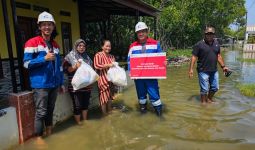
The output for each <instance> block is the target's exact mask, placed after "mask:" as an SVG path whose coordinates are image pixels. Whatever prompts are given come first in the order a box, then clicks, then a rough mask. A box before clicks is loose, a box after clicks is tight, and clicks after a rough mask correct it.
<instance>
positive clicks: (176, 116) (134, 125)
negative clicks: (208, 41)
mask: <svg viewBox="0 0 255 150" xmlns="http://www.w3.org/2000/svg"><path fill="white" fill-rule="evenodd" d="M238 57H239V53H238V52H236V51H229V52H227V53H226V58H225V61H226V64H228V66H229V67H230V68H231V69H232V70H233V74H232V75H231V76H230V77H229V78H226V77H224V76H223V75H222V73H221V71H220V74H221V75H220V90H219V92H218V93H217V94H216V95H215V99H216V101H217V103H216V104H210V105H207V106H201V105H200V101H199V95H198V94H199V87H198V81H197V76H196V75H194V78H193V79H189V78H188V74H187V73H188V67H187V66H184V67H178V68H175V67H171V68H169V69H168V78H167V80H161V81H160V93H161V99H162V100H163V103H164V105H165V106H164V117H165V121H159V119H158V118H157V117H156V116H155V114H153V112H152V110H153V109H152V108H150V110H151V111H150V112H149V113H147V114H146V115H140V113H139V112H138V109H137V108H138V106H137V98H136V92H135V88H134V87H131V88H130V89H128V90H127V91H125V92H124V93H123V95H122V96H121V97H120V99H121V100H123V104H124V105H125V106H126V107H127V108H128V111H125V112H124V113H122V112H120V111H118V110H116V111H114V113H113V114H112V115H110V116H107V117H106V118H103V119H96V118H95V117H93V115H91V114H90V120H89V121H88V122H87V123H86V124H84V125H83V126H74V125H73V123H69V124H71V125H70V126H69V127H66V126H65V127H61V126H60V127H57V128H58V129H59V131H60V132H57V133H55V134H53V135H52V136H51V137H48V138H46V142H47V144H48V148H49V149H89V150H91V149H95V150H99V149H107V150H112V149H120V150H123V149H137V150H140V149H146V150H154V149H166V150H168V149H170V150H171V149H174V150H175V149H180V150H193V149H194V150H198V149H201V150H203V149H207V150H214V149H217V150H234V149H240V150H249V149H250V150H252V149H255V99H253V98H247V97H245V96H242V95H241V94H240V93H239V91H238V90H237V89H236V88H235V85H236V84H237V83H239V82H247V83H248V82H249V83H251V82H253V83H254V82H255V78H254V75H255V66H254V65H253V64H247V63H240V62H238V61H237V58H238ZM69 122H70V121H69ZM66 124H68V122H67V123H66ZM63 126H64V125H63ZM34 148H35V147H34V144H33V141H30V142H28V143H27V144H25V145H23V146H21V147H19V149H34Z"/></svg>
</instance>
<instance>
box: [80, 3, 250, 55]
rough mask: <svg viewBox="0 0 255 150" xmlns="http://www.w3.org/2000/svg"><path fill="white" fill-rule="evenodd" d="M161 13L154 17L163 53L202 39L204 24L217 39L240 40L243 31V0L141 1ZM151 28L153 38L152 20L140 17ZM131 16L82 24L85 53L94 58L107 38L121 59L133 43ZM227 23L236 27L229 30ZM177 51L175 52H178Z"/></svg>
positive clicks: (133, 21) (188, 45)
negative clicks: (212, 27) (228, 37)
mask: <svg viewBox="0 0 255 150" xmlns="http://www.w3.org/2000/svg"><path fill="white" fill-rule="evenodd" d="M144 1H145V2H146V3H148V4H150V5H152V6H154V7H155V8H158V9H159V10H160V13H159V16H158V17H157V29H156V31H157V33H158V36H157V40H159V41H160V42H161V46H162V49H163V50H167V49H169V48H171V47H175V48H176V49H186V48H188V47H191V46H192V45H194V44H195V43H196V42H198V41H199V40H201V39H202V38H203V35H204V34H203V30H204V28H205V27H206V25H209V24H210V25H213V26H215V28H216V34H217V37H218V38H224V37H225V36H226V35H228V36H231V37H235V38H238V39H240V38H243V36H244V32H245V28H244V27H245V22H246V20H245V18H244V15H245V13H246V9H245V0H144ZM140 20H141V21H144V22H146V24H147V25H148V26H149V28H150V34H149V36H150V37H154V30H155V29H154V20H153V18H152V17H140ZM135 24H136V22H135V17H133V16H110V18H105V20H104V21H100V22H91V23H88V22H86V23H84V24H82V25H83V26H82V27H81V30H82V32H83V34H82V35H83V36H84V37H82V38H83V39H86V41H87V43H88V52H89V54H90V55H92V56H93V55H94V54H95V53H96V52H97V51H99V50H101V46H100V44H99V43H100V42H101V41H102V40H103V39H105V38H107V39H110V40H111V42H112V54H114V55H115V56H117V57H118V56H119V57H120V58H122V57H123V58H124V57H125V56H126V55H127V53H128V47H129V45H130V44H131V43H132V42H133V41H134V40H135V33H134V26H135ZM230 24H235V25H237V26H238V27H239V28H238V30H237V31H235V32H234V31H232V30H231V29H230V28H229V25H230ZM177 52H178V51H177Z"/></svg>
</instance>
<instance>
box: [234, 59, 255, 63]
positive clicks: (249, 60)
mask: <svg viewBox="0 0 255 150" xmlns="http://www.w3.org/2000/svg"><path fill="white" fill-rule="evenodd" d="M237 60H238V61H240V62H255V59H245V58H238V59H237Z"/></svg>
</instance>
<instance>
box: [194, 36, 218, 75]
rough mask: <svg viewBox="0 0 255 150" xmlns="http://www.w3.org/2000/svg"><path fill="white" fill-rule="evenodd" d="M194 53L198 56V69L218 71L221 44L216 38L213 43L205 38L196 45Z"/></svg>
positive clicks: (201, 70)
mask: <svg viewBox="0 0 255 150" xmlns="http://www.w3.org/2000/svg"><path fill="white" fill-rule="evenodd" d="M192 54H193V55H194V56H197V57H198V61H197V71H198V72H212V71H217V62H218V54H220V45H219V43H218V42H217V41H216V40H214V41H213V43H212V45H210V44H209V43H206V42H205V41H204V40H201V41H199V42H198V43H197V44H195V45H194V47H193V51H192Z"/></svg>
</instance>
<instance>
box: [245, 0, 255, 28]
mask: <svg viewBox="0 0 255 150" xmlns="http://www.w3.org/2000/svg"><path fill="white" fill-rule="evenodd" d="M245 7H246V9H247V12H248V14H247V16H248V17H247V21H248V22H247V25H248V26H251V25H255V0H246V3H245Z"/></svg>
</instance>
